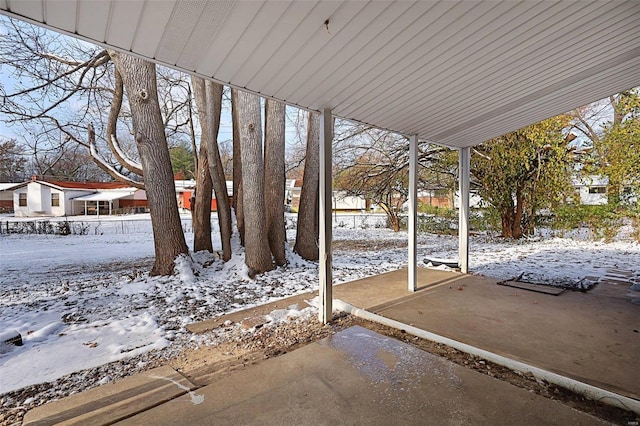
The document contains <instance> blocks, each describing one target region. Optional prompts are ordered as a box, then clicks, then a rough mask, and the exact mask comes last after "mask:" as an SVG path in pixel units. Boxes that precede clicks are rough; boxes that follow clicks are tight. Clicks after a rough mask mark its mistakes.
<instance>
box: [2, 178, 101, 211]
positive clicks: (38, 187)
mask: <svg viewBox="0 0 640 426" xmlns="http://www.w3.org/2000/svg"><path fill="white" fill-rule="evenodd" d="M92 192H94V191H80V190H68V191H63V190H60V189H57V188H53V187H50V186H48V185H43V184H41V183H40V182H30V183H28V184H27V185H25V186H23V187H21V188H17V189H15V190H14V191H13V208H14V212H15V216H16V217H39V216H65V215H73V214H77V213H79V212H73V202H72V200H71V199H72V198H75V197H79V196H81V195H87V194H91V193H92ZM20 194H27V205H26V206H24V207H21V206H20ZM51 194H59V197H60V198H59V199H60V205H59V206H52V205H51Z"/></svg>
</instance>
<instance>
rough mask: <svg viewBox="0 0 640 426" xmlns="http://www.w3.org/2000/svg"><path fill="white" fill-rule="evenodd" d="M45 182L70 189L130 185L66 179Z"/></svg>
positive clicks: (116, 187) (125, 186)
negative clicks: (66, 180)
mask: <svg viewBox="0 0 640 426" xmlns="http://www.w3.org/2000/svg"><path fill="white" fill-rule="evenodd" d="M42 182H43V183H49V184H51V185H55V186H58V187H60V188H69V189H89V190H99V189H120V188H129V187H130V185H127V184H126V183H122V182H65V181H57V180H44V181H42Z"/></svg>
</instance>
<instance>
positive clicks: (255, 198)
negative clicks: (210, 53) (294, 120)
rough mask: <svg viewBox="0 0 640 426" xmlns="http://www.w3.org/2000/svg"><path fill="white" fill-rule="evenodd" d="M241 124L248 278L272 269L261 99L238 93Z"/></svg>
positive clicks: (249, 94)
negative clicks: (266, 203)
mask: <svg viewBox="0 0 640 426" xmlns="http://www.w3.org/2000/svg"><path fill="white" fill-rule="evenodd" d="M237 108H238V121H239V122H240V123H241V125H240V143H241V151H242V152H241V155H242V188H243V197H242V199H243V206H244V218H245V241H244V243H245V263H246V265H247V267H248V268H249V276H251V277H253V276H255V275H256V274H260V273H262V272H266V271H270V270H272V269H273V262H272V261H271V251H270V250H269V243H268V240H267V228H266V223H267V218H266V213H265V208H264V206H265V204H264V158H263V156H262V129H261V127H262V117H261V115H260V98H259V97H258V96H256V95H253V94H251V93H245V92H238V95H237Z"/></svg>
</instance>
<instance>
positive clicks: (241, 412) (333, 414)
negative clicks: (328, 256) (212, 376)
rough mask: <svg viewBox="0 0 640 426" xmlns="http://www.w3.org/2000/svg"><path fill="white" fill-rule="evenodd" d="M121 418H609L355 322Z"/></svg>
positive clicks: (136, 421) (577, 421)
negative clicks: (195, 399) (192, 395)
mask: <svg viewBox="0 0 640 426" xmlns="http://www.w3.org/2000/svg"><path fill="white" fill-rule="evenodd" d="M196 395H197V396H198V397H200V398H202V403H201V404H197V405H196V404H194V403H193V400H192V399H191V398H188V397H184V396H183V397H179V398H176V399H174V400H172V401H169V402H168V403H166V404H162V405H160V406H157V407H155V408H152V409H150V410H148V411H145V412H142V413H139V414H138V415H136V416H134V417H131V418H128V419H125V420H123V421H121V422H119V423H117V424H120V425H148V424H153V425H174V424H185V425H187V424H189V425H195V424H199V425H205V424H261V425H275V424H279V425H280V424H314V425H325V424H326V425H335V424H358V425H366V424H370V425H389V424H397V425H399V424H407V425H411V424H416V425H417V424H419V425H427V424H438V425H447V424H456V425H460V424H492V425H494V424H522V423H526V424H549V425H553V424H558V425H560V424H562V425H566V424H571V425H594V424H604V422H602V421H600V420H599V419H597V418H594V417H592V416H590V415H587V414H584V413H582V412H579V411H576V410H574V409H572V408H569V407H567V406H564V405H562V404H560V403H559V402H557V401H552V400H549V399H546V398H544V397H541V396H538V395H536V394H534V393H531V392H528V391H526V390H524V389H521V388H517V387H514V386H512V385H509V384H507V383H504V382H501V381H499V380H496V379H493V378H491V377H488V376H486V375H483V374H480V373H477V372H475V371H473V370H469V369H466V368H464V367H461V366H458V365H456V364H453V363H451V362H449V361H447V360H445V359H443V358H440V357H438V356H435V355H432V354H429V353H427V352H424V351H422V350H420V349H417V348H415V347H413V346H410V345H407V344H405V343H402V342H399V341H397V340H395V339H392V338H388V337H385V336H382V335H380V334H377V333H375V332H373V331H370V330H367V329H364V328H362V327H357V326H356V327H352V328H349V329H347V330H344V331H342V332H340V333H337V334H336V335H334V336H332V337H330V338H327V339H324V340H322V341H319V342H316V343H313V344H310V345H308V346H305V347H303V348H301V349H298V350H295V351H293V352H290V353H288V354H286V355H283V356H281V357H278V358H273V359H270V360H268V361H266V362H264V363H261V364H258V365H255V366H252V367H251V368H249V369H246V370H243V371H239V372H237V373H235V374H233V375H230V376H227V377H225V378H223V379H221V380H219V381H217V382H216V383H214V384H211V385H209V386H206V387H204V388H201V389H198V390H197V391H196Z"/></svg>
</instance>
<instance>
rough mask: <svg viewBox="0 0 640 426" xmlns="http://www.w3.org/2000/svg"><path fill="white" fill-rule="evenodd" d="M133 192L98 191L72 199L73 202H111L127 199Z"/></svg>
mask: <svg viewBox="0 0 640 426" xmlns="http://www.w3.org/2000/svg"><path fill="white" fill-rule="evenodd" d="M134 192H135V191H133V190H132V191H98V192H94V193H93V194H89V195H82V196H80V197H75V198H73V201H113V200H119V199H120V198H124V197H128V196H130V195H132V194H133V193H134Z"/></svg>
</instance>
